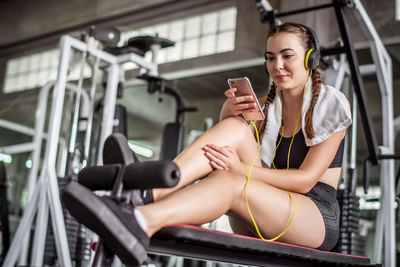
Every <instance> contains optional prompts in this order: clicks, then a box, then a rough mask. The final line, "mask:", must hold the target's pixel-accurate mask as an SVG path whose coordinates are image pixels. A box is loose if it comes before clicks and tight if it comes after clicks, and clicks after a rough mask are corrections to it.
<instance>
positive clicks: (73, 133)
mask: <svg viewBox="0 0 400 267" xmlns="http://www.w3.org/2000/svg"><path fill="white" fill-rule="evenodd" d="M86 57H87V52H86V51H85V52H82V58H81V66H80V67H81V69H80V73H79V80H78V88H77V89H78V90H77V92H76V96H75V108H74V111H75V112H74V118H73V119H72V129H71V138H70V141H69V153H74V151H75V143H76V136H77V134H78V120H79V108H80V104H81V95H82V82H83V71H84V69H85V62H86Z"/></svg>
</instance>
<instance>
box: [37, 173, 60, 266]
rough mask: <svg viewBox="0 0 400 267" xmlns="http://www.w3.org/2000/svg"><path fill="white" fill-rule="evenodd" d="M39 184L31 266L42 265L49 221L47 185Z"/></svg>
mask: <svg viewBox="0 0 400 267" xmlns="http://www.w3.org/2000/svg"><path fill="white" fill-rule="evenodd" d="M42 175H46V174H42ZM41 186H42V189H41V190H40V196H39V204H38V205H39V207H38V212H37V215H36V231H35V234H34V237H33V244H35V245H34V246H32V258H31V262H32V266H41V265H43V256H44V247H45V244H46V234H47V227H48V222H49V204H48V202H47V197H46V191H47V190H46V187H47V185H46V183H43V184H42V185H41ZM38 225H40V227H38ZM54 235H56V233H54ZM34 263H36V264H34Z"/></svg>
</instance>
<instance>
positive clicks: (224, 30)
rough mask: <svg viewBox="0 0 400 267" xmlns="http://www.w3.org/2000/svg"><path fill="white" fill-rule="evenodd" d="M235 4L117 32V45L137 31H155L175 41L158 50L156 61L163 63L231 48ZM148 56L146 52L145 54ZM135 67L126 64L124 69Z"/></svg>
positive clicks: (233, 34)
mask: <svg viewBox="0 0 400 267" xmlns="http://www.w3.org/2000/svg"><path fill="white" fill-rule="evenodd" d="M236 15H237V10H236V7H229V8H224V9H221V10H216V11H213V12H209V13H205V14H201V15H196V16H191V17H187V18H183V19H179V20H174V21H171V22H168V23H163V24H157V25H154V26H150V27H144V28H141V29H137V30H133V31H126V32H122V33H121V41H120V45H123V44H124V43H126V42H127V40H128V39H129V38H132V37H135V36H138V35H156V34H158V36H160V37H162V38H166V39H169V40H172V41H174V42H175V45H174V46H173V47H169V48H166V49H162V50H160V52H159V56H158V63H160V64H162V63H167V62H173V61H178V60H182V59H189V58H195V57H199V56H206V55H213V54H218V53H223V52H228V51H233V50H234V49H235V35H236ZM147 57H148V59H149V60H150V58H149V57H150V54H149V55H147ZM133 68H135V65H134V64H126V65H125V69H133Z"/></svg>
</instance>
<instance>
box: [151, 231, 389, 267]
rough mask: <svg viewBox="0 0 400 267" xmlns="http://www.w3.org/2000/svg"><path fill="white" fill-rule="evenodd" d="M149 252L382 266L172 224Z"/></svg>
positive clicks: (270, 262)
mask: <svg viewBox="0 0 400 267" xmlns="http://www.w3.org/2000/svg"><path fill="white" fill-rule="evenodd" d="M149 252H154V253H158V254H167V255H176V256H182V257H187V258H195V259H204V260H213V261H220V262H229V263H236V264H245V265H255V266H381V265H371V264H370V260H369V258H367V257H363V256H354V255H346V254H340V253H334V252H327V251H322V250H317V249H311V248H307V247H301V246H296V245H291V244H285V243H280V242H269V241H263V240H261V239H259V238H254V237H248V236H243V235H236V234H231V233H225V232H220V231H213V230H208V229H204V228H201V227H197V226H191V225H173V226H170V227H166V228H163V229H161V230H160V231H159V232H157V233H156V234H155V235H154V236H153V237H152V239H151V243H150V249H149Z"/></svg>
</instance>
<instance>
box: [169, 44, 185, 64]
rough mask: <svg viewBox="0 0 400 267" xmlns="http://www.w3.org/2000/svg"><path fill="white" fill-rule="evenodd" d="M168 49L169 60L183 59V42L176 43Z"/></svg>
mask: <svg viewBox="0 0 400 267" xmlns="http://www.w3.org/2000/svg"><path fill="white" fill-rule="evenodd" d="M167 49H168V51H167V59H168V61H177V60H180V59H182V42H178V43H175V46H173V47H170V48H167Z"/></svg>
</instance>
